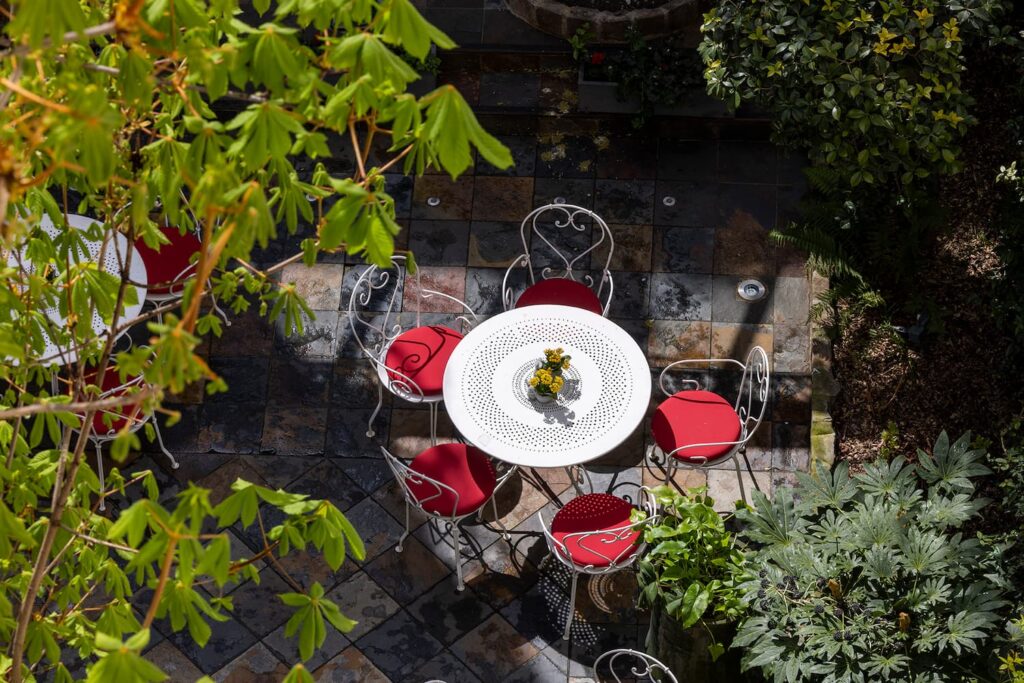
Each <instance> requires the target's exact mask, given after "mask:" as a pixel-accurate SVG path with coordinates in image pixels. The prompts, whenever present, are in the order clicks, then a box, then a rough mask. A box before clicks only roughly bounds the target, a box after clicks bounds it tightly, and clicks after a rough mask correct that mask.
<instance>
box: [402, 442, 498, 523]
mask: <svg viewBox="0 0 1024 683" xmlns="http://www.w3.org/2000/svg"><path fill="white" fill-rule="evenodd" d="M409 468H410V469H412V470H414V471H415V472H419V473H420V474H425V475H427V476H428V477H430V478H431V479H433V480H435V481H438V482H441V483H442V484H445V485H446V486H450V487H451V488H452V489H454V490H455V492H456V493H458V500H457V501H456V497H455V494H454V493H452V491H449V490H447V489H444V488H440V487H438V486H435V485H434V484H432V483H431V482H428V481H423V482H419V483H417V482H414V481H411V480H406V484H407V486H408V487H409V492H410V493H412V495H413V497H414V498H416V500H417V501H419V504H420V507H422V508H423V509H424V510H426V511H427V512H432V513H435V514H438V515H441V516H442V517H451V516H453V513H454V516H455V517H461V516H462V515H468V514H470V513H472V512H476V511H477V510H479V509H480V508H481V506H483V504H484V503H486V502H487V501H488V500H489V499H490V497H491V495H492V494H493V493H494V488H495V486H496V485H497V476H496V475H495V473H494V465H492V464H491V461H490V460H489V459H488V458H487V456H486V455H484V454H483V452H481V451H480V450H479V449H477V448H474V447H473V446H467V445H466V444H461V443H445V444H440V445H437V446H434V447H432V448H428V449H427V450H425V451H423V452H422V453H420V454H419V455H417V456H416V457H415V458H413V460H412V462H411V463H409ZM439 490H440V493H439V492H438V491H439Z"/></svg>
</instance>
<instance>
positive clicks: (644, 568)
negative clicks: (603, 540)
mask: <svg viewBox="0 0 1024 683" xmlns="http://www.w3.org/2000/svg"><path fill="white" fill-rule="evenodd" d="M653 494H654V496H655V500H657V502H658V508H659V511H660V512H661V517H660V518H659V520H658V523H657V524H651V525H648V526H647V527H646V529H645V531H644V540H645V541H646V542H647V543H648V550H647V552H646V553H644V557H643V558H642V559H641V560H640V561H639V562H638V563H637V580H638V581H639V582H640V605H641V607H645V606H646V607H651V608H659V607H660V608H661V609H663V610H664V611H665V613H667V614H668V615H669V616H670V617H672V618H673V619H675V620H676V621H677V622H679V624H680V625H681V626H683V627H684V628H688V627H690V626H693V625H694V624H696V623H698V622H704V621H705V620H706V621H709V622H711V621H735V620H736V619H737V618H739V617H740V616H741V615H742V614H743V604H742V601H741V600H740V592H739V590H738V589H739V581H738V579H739V577H740V576H741V575H742V572H743V564H744V559H743V553H742V552H741V551H740V550H739V549H737V548H736V541H735V538H734V537H733V535H732V534H730V533H729V532H728V531H726V529H725V521H724V520H723V519H722V517H721V516H719V514H718V513H717V512H715V508H714V505H715V502H714V501H713V500H712V499H711V498H709V497H708V496H707V490H706V489H705V488H696V489H692V490H691V491H690V492H689V493H687V494H682V493H679V492H678V491H676V490H675V489H674V488H672V487H670V486H659V487H658V488H656V489H654V490H653ZM723 649H724V648H723V646H722V645H721V644H719V643H714V642H713V644H712V645H711V654H712V656H713V657H717V656H718V655H719V654H721V652H722V651H723Z"/></svg>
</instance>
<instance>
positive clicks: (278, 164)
mask: <svg viewBox="0 0 1024 683" xmlns="http://www.w3.org/2000/svg"><path fill="white" fill-rule="evenodd" d="M270 8H271V3H270V2H269V0H256V1H255V2H253V3H247V7H246V12H245V13H242V12H241V11H240V8H239V2H238V0H174V1H173V2H167V1H166V0H116V1H115V0H10V1H9V2H6V3H5V4H4V9H3V14H4V20H5V21H4V23H3V25H2V26H0V31H2V40H0V45H2V46H3V47H0V246H2V247H3V249H4V251H5V252H6V251H8V250H24V254H25V255H26V259H27V261H28V262H29V264H31V265H32V266H33V268H28V269H19V268H10V267H8V268H4V269H0V354H3V355H4V356H5V361H4V362H3V363H0V382H2V389H0V449H2V455H0V528H2V533H0V554H2V555H3V563H4V570H3V572H0V640H3V642H4V643H5V648H4V654H2V655H0V675H2V677H3V678H4V679H5V680H10V681H12V682H13V683H21V681H23V680H26V679H30V680H34V679H37V678H39V677H42V676H46V677H50V676H52V677H53V678H54V679H55V680H57V681H60V682H61V683H67V681H69V680H70V676H69V673H68V671H67V670H66V668H65V665H64V664H63V663H62V659H67V658H71V657H73V656H77V657H78V658H80V659H81V660H82V662H83V666H84V668H85V669H86V672H87V676H88V680H89V682H90V683H106V682H108V681H109V682H111V683H121V682H122V681H129V680H160V679H162V678H164V677H165V676H164V674H163V673H162V672H160V671H159V669H158V668H157V667H155V666H154V665H153V664H152V663H150V662H147V660H146V659H145V656H144V655H143V654H142V651H143V648H144V647H145V646H146V643H147V642H148V637H149V629H150V627H151V626H152V624H153V621H154V620H155V619H161V618H164V617H167V618H168V619H169V620H170V623H171V626H172V628H174V629H179V630H180V629H185V628H187V629H188V631H189V635H190V637H191V638H192V639H193V640H195V641H196V642H197V643H199V644H200V645H202V644H204V643H205V642H206V640H207V638H208V637H209V633H210V630H211V627H210V624H209V622H210V621H223V620H224V619H225V618H226V617H227V612H229V611H230V609H231V600H230V598H229V597H228V598H221V597H213V598H210V597H209V596H208V594H207V593H205V592H204V591H202V590H201V588H202V587H207V588H214V589H215V588H216V587H217V586H222V585H224V583H225V582H226V581H229V580H230V581H239V580H244V579H246V578H250V577H251V578H253V579H255V575H254V568H253V562H255V561H256V560H258V559H266V560H267V561H269V562H271V563H276V562H277V559H276V558H277V557H278V556H281V555H284V554H287V553H289V552H293V551H294V550H296V549H310V550H314V549H315V550H319V552H321V553H322V554H323V555H324V557H325V558H326V560H327V562H328V564H329V565H330V566H332V567H337V566H338V565H339V564H340V563H341V561H342V560H343V558H344V556H345V555H346V553H351V554H352V555H354V556H356V557H361V556H362V546H361V543H360V542H359V540H358V538H357V537H356V535H355V533H354V531H353V530H352V528H351V526H350V525H349V524H348V522H347V521H346V520H345V519H344V517H343V516H342V515H341V513H340V512H338V510H337V509H336V508H334V507H333V506H332V505H330V504H329V503H326V502H324V501H316V500H309V499H307V498H306V497H304V496H302V495H298V494H292V493H286V492H283V491H272V490H269V489H265V488H261V487H258V486H253V485H250V484H247V483H245V482H237V483H236V484H235V486H234V489H233V491H234V492H233V493H231V494H230V495H228V496H227V497H226V498H225V499H224V500H223V501H222V502H220V503H219V504H217V505H214V504H213V503H212V502H211V500H210V495H211V494H210V492H209V491H206V490H204V489H201V488H197V487H194V486H190V487H189V488H187V489H186V490H185V491H183V492H182V493H180V494H179V495H178V496H176V497H175V498H174V499H173V500H168V501H164V502H163V503H162V502H160V500H161V499H159V498H158V496H159V492H158V491H157V489H156V486H155V484H154V478H153V476H152V475H151V474H148V473H145V472H140V473H138V474H135V475H133V476H132V477H131V478H129V479H128V480H127V481H126V480H125V478H124V477H123V476H122V474H121V473H120V472H119V471H118V470H117V469H115V470H113V471H112V472H110V473H109V475H108V477H107V483H106V490H104V491H100V485H99V481H98V480H97V477H96V475H95V474H94V473H93V470H92V469H91V468H90V466H89V464H88V460H87V458H86V452H87V447H88V446H89V445H90V436H91V435H92V431H93V429H94V425H95V422H96V421H95V420H94V418H95V417H96V415H97V413H98V411H100V410H101V409H102V410H120V409H122V408H127V407H129V406H132V407H135V406H138V413H139V414H140V415H146V416H147V417H150V416H153V415H154V414H161V413H162V414H168V417H169V421H173V420H175V419H177V417H178V415H176V414H175V413H173V412H171V411H169V410H168V409H165V408H163V405H162V404H163V401H164V399H165V397H166V396H167V395H170V394H179V393H181V392H182V391H184V390H185V389H186V387H187V386H188V385H190V384H191V383H193V382H196V381H201V380H206V387H207V390H208V391H209V392H210V393H214V392H216V391H223V390H225V389H226V385H225V384H224V381H223V380H222V379H221V378H220V377H218V376H216V375H215V374H214V373H213V372H212V371H211V369H210V368H209V366H208V365H207V363H206V361H205V360H204V359H203V358H202V357H201V355H199V353H198V350H199V349H200V347H201V345H202V344H203V341H204V340H203V336H208V335H210V334H213V335H217V334H219V332H220V325H221V322H220V320H219V319H218V318H217V317H216V316H214V315H211V314H209V313H208V310H209V306H207V305H205V304H208V303H209V299H210V297H211V295H215V296H216V297H217V298H218V299H219V300H220V302H221V303H222V305H226V306H227V307H230V308H231V309H232V310H234V311H235V312H241V311H244V310H246V309H247V308H248V307H250V306H253V305H255V306H256V307H257V310H258V311H259V313H260V314H261V315H263V316H266V317H267V318H269V319H270V320H272V321H274V320H276V319H278V318H283V319H284V321H285V326H286V328H287V329H289V330H291V329H296V328H301V324H302V320H303V318H304V317H305V316H308V315H309V309H308V307H306V306H305V304H304V302H303V301H302V298H301V297H300V296H299V295H298V294H297V292H296V288H295V286H294V285H293V284H291V283H287V282H279V281H278V280H279V278H277V277H276V274H277V273H279V272H280V271H281V270H283V269H284V268H285V267H286V266H287V265H288V264H290V263H294V262H297V261H299V260H304V261H305V262H306V263H307V264H310V265H311V264H312V263H313V262H314V261H315V260H316V258H317V256H318V255H319V254H320V253H323V252H339V251H342V250H343V251H346V252H348V253H350V254H360V255H363V256H365V257H366V258H367V259H369V260H371V261H373V262H374V263H378V264H386V263H387V262H388V261H389V259H390V257H391V255H392V254H393V252H394V250H395V245H394V236H395V234H397V233H398V230H399V227H398V224H397V223H396V222H395V212H394V200H393V199H392V198H391V197H390V196H389V195H388V193H387V192H386V191H385V176H384V174H385V173H386V172H392V173H394V172H398V171H403V170H404V171H405V172H407V173H422V172H424V171H425V170H426V169H427V168H428V167H436V168H439V169H441V170H443V171H445V172H446V173H448V174H449V175H451V176H452V177H455V176H457V175H459V174H460V173H462V172H463V171H464V170H466V169H467V168H468V167H469V166H470V165H471V164H472V163H473V157H474V151H476V152H479V153H480V155H481V156H482V157H484V158H485V159H487V160H488V161H490V162H491V163H492V164H493V165H495V166H498V167H503V168H504V167H507V166H509V165H510V164H511V157H510V155H509V153H508V150H507V149H505V148H504V147H503V146H502V145H501V144H499V143H498V142H497V141H496V140H495V139H494V138H493V137H492V136H490V135H489V134H487V133H486V131H484V130H483V128H482V127H481V126H480V125H479V123H478V122H477V120H476V118H475V116H474V115H473V112H472V111H471V110H470V108H469V106H468V105H467V104H466V102H465V100H464V99H463V98H462V97H461V96H460V95H459V94H458V92H457V91H456V90H455V89H454V88H452V87H451V86H444V87H441V88H438V89H436V90H434V91H433V92H431V93H428V94H426V95H425V96H423V97H420V98H417V97H414V96H413V95H410V94H406V92H405V90H406V86H407V85H408V84H409V83H410V82H412V81H414V80H415V79H416V78H417V74H416V72H415V71H413V69H411V68H410V67H409V66H408V64H406V63H405V62H404V61H402V59H401V58H400V57H399V56H398V55H397V54H396V50H400V49H401V50H405V51H406V52H407V53H408V54H410V55H412V56H413V57H415V58H417V59H423V58H424V57H425V56H426V55H427V54H428V52H429V50H430V48H431V46H437V47H440V48H450V47H452V46H453V45H454V44H453V42H452V41H451V40H450V39H449V38H448V37H447V36H446V35H445V34H444V33H443V32H441V31H440V30H438V29H437V28H436V27H434V26H432V25H430V24H429V23H428V22H426V21H425V20H424V19H423V17H422V16H421V15H420V14H419V13H418V11H417V10H416V9H415V8H414V7H413V6H412V4H411V3H410V2H409V0H379V1H377V0H374V1H370V0H315V1H308V0H299V1H297V2H292V1H288V2H277V3H273V10H271V9H270ZM252 9H255V11H256V13H258V14H259V15H260V16H259V18H258V19H256V20H255V22H253V23H248V22H252V19H249V20H248V22H247V19H246V18H247V17H252V12H251V10H252ZM314 36H315V37H314ZM304 38H306V39H308V40H304ZM346 154H347V155H348V158H349V159H350V162H351V169H352V170H351V171H349V170H347V169H348V167H349V162H346V161H344V159H343V157H344V156H345V155H346ZM323 160H327V161H326V163H324V161H323ZM68 213H83V214H87V215H90V216H92V217H94V218H95V219H96V221H97V222H98V223H99V224H101V225H102V226H103V229H105V230H109V231H116V232H118V233H120V234H121V235H123V236H124V237H125V238H126V240H127V242H128V243H129V244H131V243H132V242H134V241H135V240H137V239H141V240H144V241H145V242H146V243H147V244H148V245H149V246H151V247H153V248H156V247H157V246H158V245H159V244H160V243H161V242H164V241H166V238H164V237H163V233H162V232H161V231H160V230H159V225H160V224H163V223H164V221H166V222H167V223H169V224H170V225H174V226H178V227H179V228H180V229H181V230H183V231H185V230H194V231H195V232H196V233H197V234H198V235H200V237H201V247H200V248H199V249H198V250H197V252H196V254H195V255H194V257H193V258H194V260H195V272H196V275H195V277H194V278H193V279H192V280H191V281H190V282H189V283H188V285H187V286H186V288H185V291H184V298H183V300H182V301H181V302H180V303H179V302H170V303H166V304H163V305H160V306H158V307H156V308H150V309H148V310H146V311H145V312H143V313H142V314H141V315H139V316H137V317H134V318H131V319H126V317H125V315H124V313H125V306H124V304H125V303H126V302H130V301H131V297H132V296H133V293H134V291H135V290H134V287H132V286H131V283H129V281H128V276H127V275H124V276H121V277H115V276H113V275H110V274H103V273H100V272H99V271H98V270H97V269H96V268H95V265H90V264H89V263H76V262H75V259H73V258H72V257H71V256H72V254H73V253H75V252H76V250H77V248H78V245H80V244H81V240H82V238H83V234H82V233H80V232H79V231H77V230H75V229H72V228H70V227H69V226H68V224H67V219H66V214H68ZM44 215H45V216H48V217H49V218H50V219H51V220H52V222H53V224H54V226H56V228H57V231H56V234H50V233H48V232H46V231H45V230H43V229H41V227H40V225H39V224H40V222H41V219H42V217H43V216H44ZM279 224H280V225H281V228H280V232H279V227H278V226H279ZM300 225H301V226H302V227H304V228H307V229H309V235H308V236H307V237H306V239H304V240H303V241H302V244H301V251H300V250H298V249H296V250H295V253H293V254H290V255H288V256H287V257H285V258H283V259H280V260H277V259H273V260H272V261H271V263H270V264H269V265H268V264H266V263H265V259H266V258H267V257H266V254H263V255H259V254H258V253H257V248H262V247H267V246H269V244H270V242H271V241H272V240H274V239H276V238H278V237H279V235H280V233H283V232H285V231H287V232H288V233H289V234H293V233H295V232H297V231H298V230H299V227H300ZM100 232H101V229H100V228H96V229H93V230H90V231H89V234H90V235H91V236H93V237H96V236H98V235H99V233H100ZM253 254H257V255H258V256H260V260H256V259H254V258H253V257H252V256H253ZM258 266H259V267H258ZM30 271H31V272H30ZM208 282H212V287H211V286H208V284H207V283H208ZM48 308H57V309H59V310H61V311H62V312H64V313H66V315H65V316H64V320H60V321H59V320H55V319H54V318H51V317H50V316H49V315H47V314H46V313H45V311H46V310H47V309H48ZM94 313H98V314H99V315H100V316H101V317H102V319H103V321H104V324H105V326H106V330H105V331H103V332H101V333H97V332H96V331H95V330H94V329H93V326H91V325H88V324H85V325H82V324H76V321H81V320H92V319H93V316H94ZM130 328H136V330H138V331H139V332H141V334H140V335H138V337H139V338H146V339H147V340H148V343H146V344H136V345H135V346H133V347H132V348H130V349H129V350H126V351H116V350H115V342H116V340H117V339H118V337H120V336H121V335H122V334H124V333H125V332H127V331H128V330H129V329H130ZM47 337H49V338H50V339H51V340H53V341H55V342H57V343H58V344H59V345H61V346H62V347H63V348H68V347H69V346H71V345H74V346H75V347H76V351H77V360H76V361H75V362H73V363H67V364H64V365H65V367H63V368H61V364H59V363H58V362H56V359H54V358H46V357H44V353H45V351H44V349H45V339H46V338H47ZM97 369H98V371H97ZM114 372H116V373H119V374H120V375H121V376H122V377H124V376H125V375H127V374H131V375H141V376H142V377H143V379H144V380H145V382H144V384H143V385H141V386H140V387H139V388H138V389H137V390H132V391H128V392H125V393H124V394H123V395H116V396H111V397H109V398H107V399H103V400H102V402H101V400H100V399H98V396H99V393H100V392H99V387H100V386H102V385H103V381H104V377H105V376H107V373H114ZM51 381H58V382H59V386H60V391H58V392H56V393H55V394H53V395H51V391H50V386H51ZM124 422H125V423H126V424H125V426H124V427H122V428H120V429H119V431H118V433H117V435H116V439H115V440H114V441H113V444H112V447H111V449H110V451H111V455H113V456H114V459H115V460H118V461H121V460H123V459H124V456H125V455H126V454H127V452H128V451H129V449H130V448H133V447H138V446H139V444H140V441H139V434H138V433H135V432H133V431H132V430H131V429H130V427H131V426H132V425H131V424H130V422H131V421H129V420H125V421H124ZM150 429H151V426H150ZM150 435H151V434H150ZM140 488H142V489H143V491H142V492H140V491H139V490H138V489H140ZM118 492H120V493H123V494H126V495H129V496H130V497H131V498H130V500H133V501H135V502H134V503H132V504H131V505H130V507H127V509H125V510H124V511H123V512H122V513H121V514H120V515H119V516H117V517H116V518H113V519H111V518H108V517H105V516H103V515H101V514H99V510H98V498H99V497H101V496H110V495H113V494H115V493H118ZM165 505H166V507H165ZM267 513H273V515H274V519H273V520H271V519H269V518H267V519H265V518H264V515H266V514H267ZM236 523H238V524H239V525H240V526H242V527H249V526H252V525H254V524H256V525H257V526H258V527H259V530H260V534H259V535H260V537H261V538H262V544H261V549H260V550H259V551H258V552H257V553H255V554H253V555H252V556H251V557H246V556H242V557H234V558H233V557H232V553H231V550H230V548H229V544H228V541H227V539H228V536H227V535H226V533H225V532H224V531H223V528H224V527H226V526H230V525H234V524H236ZM292 588H293V592H292V594H290V595H288V596H286V597H285V598H284V599H285V600H286V601H287V602H288V604H290V605H292V606H294V607H295V608H296V609H297V612H296V614H297V615H298V616H296V617H294V618H293V620H292V621H291V622H290V626H289V632H291V633H293V634H297V635H298V638H299V646H300V654H301V656H302V657H303V658H304V659H305V658H308V657H309V656H310V655H311V653H312V651H311V646H312V647H316V646H318V645H319V644H320V643H321V642H322V641H323V637H324V634H325V630H324V629H325V626H324V624H325V622H329V623H332V624H334V625H335V626H336V627H338V628H340V629H342V630H344V629H346V628H348V627H349V626H350V622H349V621H348V620H346V619H345V618H344V617H342V615H341V614H340V612H338V610H337V607H336V605H334V603H332V602H331V601H330V600H327V599H325V598H324V594H323V590H322V587H320V586H317V585H316V584H314V585H312V586H303V585H299V584H297V583H294V582H293V585H292ZM145 589H149V590H151V591H152V594H151V596H150V595H149V593H148V591H147V590H145ZM133 601H134V602H137V603H138V604H139V607H140V609H142V610H143V611H144V612H145V616H144V617H143V619H142V620H141V621H140V620H139V618H137V617H136V615H135V613H134V612H133V608H132V604H133ZM288 680H290V681H300V680H302V681H308V680H310V677H309V675H308V672H305V671H304V669H302V667H301V665H299V666H298V667H296V668H295V669H293V670H292V672H291V673H290V674H289V676H288Z"/></svg>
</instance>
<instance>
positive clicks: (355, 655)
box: [313, 645, 392, 683]
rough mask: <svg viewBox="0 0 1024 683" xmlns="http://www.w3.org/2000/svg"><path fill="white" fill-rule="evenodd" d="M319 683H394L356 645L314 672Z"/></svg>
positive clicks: (314, 677) (314, 678) (314, 676)
mask: <svg viewBox="0 0 1024 683" xmlns="http://www.w3.org/2000/svg"><path fill="white" fill-rule="evenodd" d="M313 680H315V681H316V682H317V683H392V681H391V679H390V678H388V677H387V676H385V675H384V673H383V672H382V671H381V670H380V669H378V668H377V667H375V666H374V665H373V662H371V661H370V660H369V659H368V658H367V657H366V655H364V654H363V653H362V652H360V651H359V649H358V648H357V647H355V646H354V645H353V646H351V647H347V648H345V649H344V650H342V651H341V653H340V654H338V656H337V657H335V658H334V659H332V660H331V661H329V662H327V663H326V664H324V665H323V666H321V667H320V668H319V669H317V670H316V671H314V672H313Z"/></svg>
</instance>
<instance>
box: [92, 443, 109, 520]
mask: <svg viewBox="0 0 1024 683" xmlns="http://www.w3.org/2000/svg"><path fill="white" fill-rule="evenodd" d="M93 443H94V444H96V471H97V472H98V473H99V475H100V511H101V512H102V511H104V510H106V509H107V501H106V495H105V494H106V491H107V479H106V477H105V476H104V475H103V448H102V446H100V442H99V441H98V440H94V441H93Z"/></svg>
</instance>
